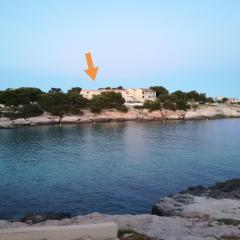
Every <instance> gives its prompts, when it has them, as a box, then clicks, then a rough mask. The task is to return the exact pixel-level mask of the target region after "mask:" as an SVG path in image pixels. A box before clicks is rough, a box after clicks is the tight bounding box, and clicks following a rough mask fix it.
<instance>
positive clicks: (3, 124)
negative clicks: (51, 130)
mask: <svg viewBox="0 0 240 240" xmlns="http://www.w3.org/2000/svg"><path fill="white" fill-rule="evenodd" d="M59 122H60V117H56V116H51V115H49V114H45V115H42V116H39V117H31V118H19V119H15V120H11V119H9V118H0V128H16V127H24V126H35V125H49V124H58V123H59Z"/></svg>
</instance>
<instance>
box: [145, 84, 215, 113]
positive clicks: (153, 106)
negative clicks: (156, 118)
mask: <svg viewBox="0 0 240 240" xmlns="http://www.w3.org/2000/svg"><path fill="white" fill-rule="evenodd" d="M150 88H151V89H153V90H154V91H156V95H157V100H156V101H155V102H151V101H146V102H145V103H144V106H143V107H144V108H147V109H149V110H150V111H154V110H159V109H169V110H173V111H176V110H187V109H189V108H190V107H191V104H193V103H199V104H204V103H213V102H214V101H213V99H212V98H208V97H206V94H205V93H198V92H196V91H191V92H183V91H180V90H178V91H176V92H173V93H171V94H170V93H169V91H168V90H167V89H166V88H164V87H162V86H154V87H150Z"/></svg>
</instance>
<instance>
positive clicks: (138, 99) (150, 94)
mask: <svg viewBox="0 0 240 240" xmlns="http://www.w3.org/2000/svg"><path fill="white" fill-rule="evenodd" d="M109 91H114V92H116V93H121V95H122V97H123V98H124V99H125V102H126V103H144V101H145V100H151V101H154V100H156V92H155V91H154V90H152V89H146V88H137V89H98V90H82V91H81V94H82V96H83V97H85V98H87V99H92V98H93V96H94V95H99V94H101V93H102V92H109Z"/></svg>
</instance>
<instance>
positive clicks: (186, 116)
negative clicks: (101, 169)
mask: <svg viewBox="0 0 240 240" xmlns="http://www.w3.org/2000/svg"><path fill="white" fill-rule="evenodd" d="M221 118H240V106H236V105H215V106H212V105H204V106H201V107H198V108H197V109H195V110H194V109H191V110H188V111H181V110H178V111H170V110H162V111H153V112H149V111H148V110H147V109H141V110H140V109H134V108H131V109H129V111H128V112H127V113H123V112H119V111H116V110H105V111H102V112H101V113H99V114H96V113H92V112H91V111H89V110H83V114H82V115H66V116H63V117H58V116H52V115H50V114H44V115H41V116H38V117H31V118H19V119H14V120H11V119H9V118H0V128H17V127H24V126H38V125H50V124H60V125H63V124H81V123H100V122H111V121H116V122H122V121H140V122H141V121H167V120H209V119H221Z"/></svg>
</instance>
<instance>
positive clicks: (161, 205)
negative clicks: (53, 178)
mask: <svg viewBox="0 0 240 240" xmlns="http://www.w3.org/2000/svg"><path fill="white" fill-rule="evenodd" d="M110 221H114V222H116V223H117V224H118V226H119V229H120V230H121V231H129V230H131V231H133V232H138V233H140V234H144V236H148V237H150V238H155V239H164V240H190V239H191V240H214V239H215V240H216V239H218V240H227V239H228V240H231V239H232V240H238V239H240V179H235V180H230V181H226V182H223V183H217V184H216V185H214V186H210V187H208V188H205V187H203V186H197V187H190V188H188V189H187V190H185V191H183V192H180V193H177V194H174V195H172V196H169V197H165V198H162V199H160V201H159V202H158V203H156V204H155V205H154V207H153V209H152V214H141V215H105V214H100V213H92V214H89V215H85V216H75V217H72V218H69V216H68V215H67V214H63V213H61V214H60V213H59V214H56V213H55V214H35V215H34V214H28V215H26V216H25V217H24V218H23V219H22V220H21V221H7V220H0V229H4V228H16V227H31V226H63V225H71V224H74V225H75V224H89V223H103V222H110ZM145 239H147V238H145Z"/></svg>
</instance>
